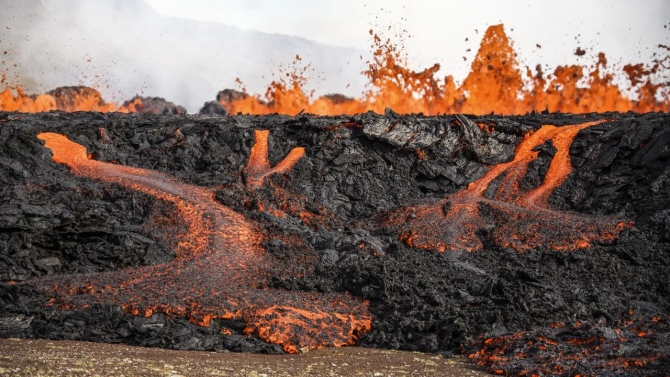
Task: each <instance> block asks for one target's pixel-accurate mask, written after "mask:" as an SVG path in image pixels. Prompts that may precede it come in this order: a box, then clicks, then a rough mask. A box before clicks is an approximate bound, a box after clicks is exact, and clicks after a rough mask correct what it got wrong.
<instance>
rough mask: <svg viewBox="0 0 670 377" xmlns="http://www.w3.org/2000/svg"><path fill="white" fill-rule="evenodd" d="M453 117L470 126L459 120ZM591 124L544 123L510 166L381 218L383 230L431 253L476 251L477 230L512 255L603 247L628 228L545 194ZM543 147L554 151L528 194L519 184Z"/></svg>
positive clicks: (560, 178)
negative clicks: (560, 207) (567, 208)
mask: <svg viewBox="0 0 670 377" xmlns="http://www.w3.org/2000/svg"><path fill="white" fill-rule="evenodd" d="M458 119H459V121H460V122H470V121H469V120H468V119H467V118H465V117H458ZM599 123H602V121H598V122H589V123H582V124H577V125H571V126H564V127H556V126H551V125H544V126H542V127H541V128H540V129H539V130H537V131H536V132H534V133H532V134H529V135H526V138H525V139H524V140H523V141H522V142H521V144H520V145H519V146H518V147H517V150H516V154H515V157H514V159H513V160H512V161H510V162H507V163H503V164H500V165H496V166H493V167H492V168H491V169H490V170H489V172H488V173H487V174H486V175H484V176H483V177H481V178H480V179H478V180H477V181H475V182H473V183H471V184H470V185H469V186H468V187H467V188H466V189H465V190H463V191H461V192H459V193H456V194H454V195H451V196H450V197H449V198H447V199H445V200H441V201H439V202H437V203H430V204H424V205H419V206H416V207H409V208H403V209H400V210H398V211H396V212H393V213H391V214H389V215H388V216H387V218H386V219H385V225H389V226H392V227H397V228H398V229H399V239H400V240H401V241H403V242H405V243H406V244H407V245H409V246H412V247H416V248H420V249H429V250H437V251H439V252H444V251H448V250H449V251H455V250H467V251H479V250H482V249H483V248H484V245H483V243H482V240H481V239H480V233H481V232H484V233H486V232H488V233H489V238H490V239H491V241H492V242H494V243H495V244H497V245H500V246H503V247H509V248H512V249H514V250H517V251H519V252H525V251H529V250H532V249H538V248H545V249H553V250H576V249H583V248H586V247H589V246H591V245H592V244H593V243H596V242H611V241H613V240H614V239H615V238H616V237H617V235H618V234H619V233H620V232H621V231H622V230H624V229H625V228H629V227H631V226H632V225H633V224H632V223H630V222H625V221H623V220H618V219H611V218H598V217H595V216H587V215H582V214H577V213H571V212H563V211H557V210H554V209H552V208H550V206H549V203H548V199H549V196H550V195H551V193H552V192H553V190H554V189H555V188H557V187H558V186H560V185H561V184H562V183H563V181H564V180H565V179H566V178H567V177H568V175H569V174H570V173H571V172H572V165H571V161H570V154H569V150H570V146H571V145H572V141H573V140H574V138H575V136H577V133H578V132H579V131H581V130H583V129H584V128H587V127H591V126H594V125H596V124H599ZM471 127H477V126H476V125H471ZM543 147H544V148H548V149H553V151H554V155H553V158H552V160H551V163H550V164H549V167H548V170H547V171H546V173H545V176H544V181H543V182H542V183H541V184H540V185H539V186H538V187H536V188H534V189H531V190H523V189H522V188H521V187H520V182H521V180H522V179H523V178H524V177H525V176H526V173H527V172H528V167H529V165H530V164H531V162H533V161H534V160H536V159H537V157H538V155H539V153H540V149H539V148H543Z"/></svg>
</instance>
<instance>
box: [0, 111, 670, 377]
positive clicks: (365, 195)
mask: <svg viewBox="0 0 670 377" xmlns="http://www.w3.org/2000/svg"><path fill="white" fill-rule="evenodd" d="M45 135H52V136H51V137H52V139H49V138H48V137H46V136H45ZM54 135H55V136H54ZM61 135H62V136H61ZM38 136H39V138H38ZM55 137H59V138H62V139H53V138H55ZM68 139H69V141H67V143H66V142H65V141H64V140H68ZM49 140H51V142H52V144H51V145H50V141H49ZM54 140H60V141H62V143H61V144H60V145H61V147H62V150H60V152H59V151H58V150H57V147H56V146H54V144H53V142H54ZM63 143H65V144H63ZM79 146H81V147H79ZM264 146H267V148H265V147H264ZM75 152H76V153H75ZM59 153H60V154H61V155H60V157H59ZM63 153H66V154H73V156H74V154H76V158H75V157H72V156H71V157H72V159H71V160H67V159H65V158H64V157H63V155H62V154H63ZM68 161H69V162H68ZM72 161H78V162H72ZM110 172H113V174H112V173H110ZM669 192H670V116H668V115H666V114H662V113H654V114H632V113H628V114H617V113H611V114H600V115H597V114H593V115H565V114H530V115H526V116H510V117H496V116H484V117H470V116H468V117H465V116H460V115H459V116H451V115H449V116H437V117H423V116H409V115H408V116H400V115H397V114H394V113H392V112H388V113H387V114H386V115H384V116H382V115H376V114H372V113H368V114H363V115H357V116H341V117H313V116H310V115H302V116H297V117H289V116H280V115H268V116H225V117H204V116H158V115H150V114H143V115H137V114H128V115H122V114H100V113H59V112H52V113H44V114H16V113H0V282H1V284H0V336H2V337H25V338H50V339H80V340H91V341H99V342H112V343H116V342H123V343H128V344H137V345H145V346H160V347H166V348H174V349H197V350H214V351H216V350H224V349H227V350H232V351H245V352H263V353H282V352H298V351H300V350H301V349H303V350H306V349H313V348H319V347H323V346H339V345H346V344H354V343H355V344H357V345H361V346H366V347H380V348H392V349H405V350H418V351H426V352H442V353H444V354H445V355H450V354H452V353H459V352H463V353H466V354H468V355H469V356H470V357H471V358H472V359H473V360H475V361H476V362H477V363H479V364H481V365H484V366H486V367H488V368H489V370H491V371H493V372H495V373H499V374H522V373H526V374H528V375H530V374H532V373H544V374H558V375H575V374H582V375H589V374H591V375H609V374H611V373H617V372H620V373H626V374H635V373H637V374H640V375H666V374H667V373H670V366H669V364H670V356H669V355H670V337H669V336H668V334H669V331H668V327H669V325H668V314H669V310H670V279H668V269H669V265H670V257H669V255H670V254H669V253H670V194H668V193H669ZM231 224H232V225H231ZM236 234H237V235H240V237H241V238H239V239H238V238H235V237H232V238H231V235H233V236H234V235H236ZM231 240H232V241H231ZM239 240H242V241H243V242H240V241H239ZM624 338H625V339H624ZM570 347H572V348H570ZM575 347H577V348H578V350H577V351H575ZM584 349H586V350H589V351H588V354H586V353H584V352H583V350H584ZM579 350H581V351H579ZM580 352H581V353H580ZM566 355H567V356H566ZM594 355H595V356H594Z"/></svg>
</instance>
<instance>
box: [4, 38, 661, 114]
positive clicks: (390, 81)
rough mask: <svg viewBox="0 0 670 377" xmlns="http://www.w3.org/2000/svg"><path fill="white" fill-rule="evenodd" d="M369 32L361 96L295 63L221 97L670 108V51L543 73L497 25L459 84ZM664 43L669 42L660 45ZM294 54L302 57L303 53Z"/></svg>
mask: <svg viewBox="0 0 670 377" xmlns="http://www.w3.org/2000/svg"><path fill="white" fill-rule="evenodd" d="M370 33H371V34H373V35H372V36H373V45H372V52H373V58H372V60H371V61H370V62H369V65H368V69H367V70H365V71H364V72H363V74H364V75H365V76H366V77H367V79H368V81H369V84H368V88H369V89H368V90H367V91H366V92H364V93H362V95H361V96H360V98H357V99H353V98H347V97H344V96H341V95H334V96H323V97H319V98H317V99H316V100H312V99H311V98H310V95H308V94H307V93H306V92H305V90H304V86H305V84H306V82H307V79H306V78H305V77H304V73H305V69H300V68H295V71H293V72H288V73H285V72H281V73H282V74H283V73H285V74H286V77H287V78H286V79H285V78H281V79H279V80H277V81H273V82H272V83H270V85H269V86H268V88H267V90H266V93H265V96H264V97H263V98H261V97H260V96H248V95H246V93H243V95H240V96H236V98H229V99H228V102H227V101H226V100H224V99H220V102H221V104H222V105H223V106H224V107H225V108H226V109H227V110H228V112H229V113H231V114H237V113H238V112H239V113H245V114H271V113H282V114H289V115H295V114H299V113H302V112H306V113H311V114H317V115H340V114H358V113H364V112H367V111H374V112H377V113H380V114H383V113H384V110H385V109H386V108H391V109H393V110H394V111H395V112H397V113H401V114H408V113H423V114H426V115H435V114H440V113H441V114H458V113H461V114H462V113H467V114H489V113H491V112H494V113H497V114H503V115H509V114H525V113H528V112H532V111H545V110H548V111H551V112H565V113H590V112H608V111H619V112H626V111H634V112H650V111H666V112H667V111H670V56H665V57H662V58H661V57H659V58H656V59H655V60H653V61H652V62H650V64H641V63H640V64H628V65H625V66H624V67H623V68H622V70H621V72H620V73H621V74H623V75H625V76H626V77H627V78H628V80H629V81H630V86H628V87H627V88H620V87H618V86H617V85H616V84H615V83H614V79H615V75H614V74H613V73H612V72H610V70H609V69H608V66H607V59H606V58H605V54H603V53H600V54H599V55H598V58H597V61H596V62H595V64H593V65H592V66H591V67H590V68H587V67H585V66H581V65H566V66H559V67H557V68H556V69H555V70H554V72H553V73H551V74H545V73H544V72H543V71H542V69H541V66H540V65H538V66H537V67H536V68H535V71H534V72H533V70H531V69H530V68H527V67H526V68H525V72H524V69H523V68H522V67H520V66H519V64H518V62H517V61H516V52H515V51H514V49H513V48H512V43H511V41H510V39H509V38H508V37H507V35H506V34H505V30H504V28H503V25H493V26H491V27H489V28H488V30H487V31H486V33H485V35H484V38H483V39H482V42H481V46H480V48H479V51H478V53H477V55H476V57H475V59H474V61H473V63H472V65H471V69H470V73H469V74H468V76H467V77H466V78H465V80H464V81H463V83H462V84H461V85H460V86H457V85H456V82H455V80H454V78H453V77H452V76H446V77H444V78H439V77H437V76H436V74H437V72H438V71H439V70H440V65H439V64H435V65H433V66H432V67H430V68H427V69H425V70H423V71H420V72H416V71H413V70H411V69H409V68H407V59H406V58H405V57H404V56H403V54H402V51H401V50H400V49H399V48H398V47H396V46H395V45H393V44H392V43H391V41H390V40H385V41H384V40H382V39H381V38H380V37H379V36H377V35H374V33H373V32H372V31H370ZM659 48H661V49H665V50H664V52H667V50H668V48H667V47H665V46H663V45H659ZM296 60H297V61H300V60H301V59H300V57H299V56H298V57H296ZM15 91H16V94H15V93H14V92H13V91H12V90H10V89H7V90H5V91H3V92H0V111H21V112H41V111H50V110H62V111H102V112H109V111H119V112H137V108H138V106H141V103H133V102H131V103H128V104H126V105H124V106H117V105H114V104H109V103H105V102H104V101H102V100H101V99H100V98H99V93H98V95H97V96H95V95H91V94H90V93H73V94H70V96H71V97H72V100H71V101H70V103H71V105H62V103H61V101H59V99H58V98H57V96H56V95H54V94H53V92H49V93H48V94H42V95H37V96H27V95H25V94H23V92H22V91H21V90H20V89H16V90H15ZM624 92H628V93H626V94H624ZM96 93H97V92H96ZM135 101H137V100H135Z"/></svg>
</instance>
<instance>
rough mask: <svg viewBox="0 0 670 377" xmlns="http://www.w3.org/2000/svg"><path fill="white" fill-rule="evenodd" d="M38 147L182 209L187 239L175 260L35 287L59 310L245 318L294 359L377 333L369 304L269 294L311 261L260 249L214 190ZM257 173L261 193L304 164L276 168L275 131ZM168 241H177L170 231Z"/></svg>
mask: <svg viewBox="0 0 670 377" xmlns="http://www.w3.org/2000/svg"><path fill="white" fill-rule="evenodd" d="M38 138H40V139H41V140H43V141H44V142H45V145H46V147H47V148H49V149H51V150H52V151H53V161H55V162H57V163H60V164H64V165H66V166H68V167H69V168H70V170H71V171H72V173H74V174H76V175H79V176H82V177H87V178H91V179H99V180H102V181H105V182H109V183H117V184H120V185H123V186H125V187H128V188H130V189H133V190H137V191H140V192H143V193H146V194H149V195H153V196H155V197H156V198H157V199H160V200H163V201H166V202H170V203H173V204H174V206H175V207H176V208H177V211H178V214H179V216H180V219H179V220H180V221H181V222H182V223H183V224H185V225H186V227H187V237H186V238H184V239H180V240H179V242H178V244H177V245H176V252H177V257H176V259H175V260H174V261H172V262H169V263H166V264H162V265H156V266H146V267H140V268H133V269H124V270H119V271H113V272H106V273H95V274H86V275H75V276H55V277H47V278H44V279H39V280H36V281H33V282H31V283H30V284H32V285H34V286H36V287H38V288H40V289H43V290H53V292H54V294H55V295H56V298H55V299H54V300H53V301H52V302H51V304H52V305H57V306H58V307H59V308H63V309H81V308H86V307H88V306H90V305H93V304H109V305H119V306H121V307H122V308H123V309H124V310H125V311H126V312H128V313H132V314H134V315H143V316H147V317H148V316H151V315H152V314H153V313H157V312H161V313H165V314H166V315H168V316H173V317H187V318H188V319H189V320H190V321H191V322H193V323H196V324H198V325H201V326H209V325H210V322H211V320H212V319H216V318H222V319H238V318H239V319H243V320H244V321H245V322H246V328H245V330H244V332H245V333H247V334H252V333H257V334H258V336H259V337H260V338H261V339H263V340H265V341H267V342H271V343H275V344H279V345H281V346H282V347H283V349H284V350H285V351H286V352H290V353H296V352H298V351H299V350H300V349H301V348H308V349H313V348H320V347H325V346H343V345H352V344H354V343H355V342H356V340H357V339H358V337H359V336H360V335H361V334H363V333H365V332H366V331H368V330H369V329H370V326H371V315H370V313H369V312H368V307H367V303H366V302H361V301H359V300H357V299H355V298H353V297H351V296H349V295H348V294H335V293H323V294H320V293H312V292H297V291H283V290H277V289H270V288H268V284H269V280H270V278H271V277H280V278H281V277H291V276H300V275H304V274H306V273H310V272H311V271H310V265H309V262H311V263H314V262H315V261H316V256H311V255H307V256H305V257H304V258H303V259H304V260H302V259H301V261H300V263H296V261H287V260H282V259H279V258H276V257H274V256H273V255H271V254H269V253H267V252H266V251H265V250H263V248H262V247H261V246H260V244H261V241H262V238H263V236H262V232H261V230H260V229H259V228H258V227H257V226H256V225H255V224H254V223H252V222H250V221H249V220H247V219H246V218H244V216H242V215H240V214H238V213H236V212H234V211H232V210H231V209H229V208H227V207H225V206H224V205H222V204H221V203H220V202H218V201H217V200H215V195H214V192H213V191H212V190H209V189H206V188H202V187H197V186H192V185H188V184H185V183H180V182H178V181H177V180H175V179H174V178H173V177H171V176H168V175H166V174H163V173H160V172H156V171H151V170H145V169H139V168H133V167H127V166H120V165H114V164H109V163H103V162H100V161H95V160H90V159H88V157H87V154H86V148H85V147H83V146H81V145H79V144H76V143H74V142H72V141H70V140H68V139H67V137H65V136H62V135H58V134H54V133H41V134H39V135H38ZM256 138H257V139H256V142H257V144H256V146H255V147H254V149H253V152H252V155H251V157H250V160H249V164H248V167H247V169H245V171H246V174H247V179H248V184H249V185H250V186H251V187H252V188H253V187H258V185H260V184H262V181H263V178H264V177H266V176H268V175H269V174H273V173H278V172H287V171H289V170H290V169H291V167H292V165H293V164H295V162H297V161H298V160H299V159H300V157H301V156H302V153H303V150H302V149H301V148H297V149H294V150H293V151H292V152H291V153H290V154H289V156H288V157H287V158H286V159H285V160H284V162H282V163H280V164H279V165H277V167H275V168H274V169H270V168H269V164H268V163H267V156H265V154H266V153H267V139H268V132H267V131H259V132H257V133H256ZM166 233H167V232H166Z"/></svg>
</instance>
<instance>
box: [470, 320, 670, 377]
mask: <svg viewBox="0 0 670 377" xmlns="http://www.w3.org/2000/svg"><path fill="white" fill-rule="evenodd" d="M669 320H670V318H668V316H667V315H663V316H654V317H648V316H647V317H638V318H637V319H635V320H634V319H626V320H624V321H620V322H619V321H617V322H618V323H617V326H616V327H609V326H607V324H606V323H604V321H600V322H598V321H594V322H593V323H587V322H580V321H577V322H576V323H574V324H570V325H566V324H563V323H553V324H551V325H549V326H547V327H544V328H536V329H534V330H531V331H526V332H519V333H515V334H510V335H503V336H499V337H492V338H484V337H480V339H477V340H471V341H469V344H468V345H471V346H473V350H476V351H473V352H471V353H469V354H468V357H469V358H470V359H472V360H473V361H474V362H475V363H476V364H478V365H481V366H484V367H486V368H487V369H488V370H490V371H491V372H493V373H494V374H496V375H503V376H554V375H567V373H569V375H570V376H593V375H610V376H612V375H619V376H620V375H627V374H629V373H630V371H631V370H635V369H638V368H641V367H646V372H647V373H648V375H665V374H660V373H663V371H662V370H663V365H667V363H668V362H669V361H670V359H669V358H668V354H667V352H664V350H663V349H661V348H659V343H661V342H662V341H663V340H664V338H667V336H668V333H669V330H670V321H669ZM654 372H658V373H654Z"/></svg>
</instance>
